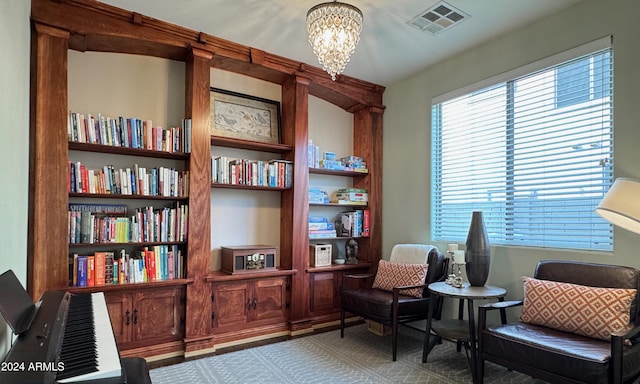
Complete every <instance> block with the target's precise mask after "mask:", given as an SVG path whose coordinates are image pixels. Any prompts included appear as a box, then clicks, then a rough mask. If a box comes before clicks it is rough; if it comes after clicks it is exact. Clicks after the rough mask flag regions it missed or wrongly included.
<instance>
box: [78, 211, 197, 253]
mask: <svg viewBox="0 0 640 384" xmlns="http://www.w3.org/2000/svg"><path fill="white" fill-rule="evenodd" d="M188 215H189V207H188V206H187V205H186V204H181V203H179V202H176V203H175V206H174V207H173V208H169V207H165V208H160V209H157V208H154V207H152V206H148V207H143V208H138V209H136V211H135V213H134V214H133V215H130V216H127V207H126V206H124V205H110V204H104V205H103V204H74V203H71V204H69V211H68V234H69V243H70V244H94V243H143V242H144V243H147V242H184V241H186V239H187V220H188Z"/></svg>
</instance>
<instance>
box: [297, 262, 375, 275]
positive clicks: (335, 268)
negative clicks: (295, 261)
mask: <svg viewBox="0 0 640 384" xmlns="http://www.w3.org/2000/svg"><path fill="white" fill-rule="evenodd" d="M371 266H372V264H371V263H367V262H359V263H358V264H331V265H327V266H326V267H309V268H307V272H308V273H319V272H327V271H352V270H355V269H363V268H369V267H371Z"/></svg>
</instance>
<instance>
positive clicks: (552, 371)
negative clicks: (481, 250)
mask: <svg viewBox="0 0 640 384" xmlns="http://www.w3.org/2000/svg"><path fill="white" fill-rule="evenodd" d="M533 277H534V278H536V279H540V280H551V281H557V282H564V283H572V284H579V285H586V286H590V287H604V288H627V289H636V290H640V271H638V270H637V269H635V268H631V267H624V266H617V265H607V264H595V263H585V262H577V261H561V260H545V261H541V262H539V263H538V265H537V267H536V270H535V273H534V276H533ZM638 292H640V291H637V292H636V296H635V298H634V299H633V302H632V304H631V310H630V317H631V322H632V323H633V324H634V325H635V327H634V328H633V329H632V330H630V331H629V332H627V333H626V334H624V335H612V336H611V341H605V340H600V339H595V338H591V337H587V336H582V335H578V334H575V333H570V332H565V331H561V330H557V329H552V328H548V327H545V326H541V325H535V324H529V323H524V322H515V323H509V324H501V325H496V326H493V325H492V326H490V325H487V320H486V319H487V313H488V312H489V311H493V310H495V309H505V308H513V307H518V306H521V305H522V304H523V301H510V302H502V303H493V304H485V305H482V306H480V309H479V314H478V317H479V318H478V328H479V334H478V336H479V338H478V354H479V356H478V372H477V377H478V379H479V380H478V382H479V383H482V382H483V376H484V362H485V361H491V362H494V363H496V364H499V365H502V366H504V367H507V368H509V369H512V370H514V371H519V372H522V373H525V374H527V375H530V376H532V377H534V378H539V379H542V380H546V381H548V382H551V383H602V384H608V383H614V384H618V383H630V382H632V381H634V380H635V379H637V378H638V377H640V338H639V335H640V327H638V325H640V313H639V310H640V305H638ZM625 340H630V341H631V345H625V344H626V343H625Z"/></svg>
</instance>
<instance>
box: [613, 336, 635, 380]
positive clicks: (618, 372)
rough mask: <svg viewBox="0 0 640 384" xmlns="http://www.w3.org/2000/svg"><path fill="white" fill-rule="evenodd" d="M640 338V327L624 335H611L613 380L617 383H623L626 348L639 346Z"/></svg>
mask: <svg viewBox="0 0 640 384" xmlns="http://www.w3.org/2000/svg"><path fill="white" fill-rule="evenodd" d="M639 336H640V326H636V327H633V328H631V329H630V330H629V331H627V332H626V333H624V334H621V333H618V334H616V333H614V334H612V335H611V368H612V379H613V382H615V383H621V382H622V362H623V361H622V360H623V357H624V347H625V345H627V346H633V345H634V344H637V343H638V341H637V338H638V337H639Z"/></svg>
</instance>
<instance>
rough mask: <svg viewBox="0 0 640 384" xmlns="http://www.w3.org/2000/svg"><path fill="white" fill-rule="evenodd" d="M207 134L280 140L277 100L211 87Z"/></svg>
mask: <svg viewBox="0 0 640 384" xmlns="http://www.w3.org/2000/svg"><path fill="white" fill-rule="evenodd" d="M210 121H211V125H210V126H211V134H212V135H214V136H222V137H230V138H234V139H242V140H251V141H258V142H262V143H269V144H279V143H280V102H278V101H274V100H268V99H263V98H260V97H255V96H250V95H244V94H241V93H237V92H232V91H226V90H223V89H218V88H211V116H210Z"/></svg>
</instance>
